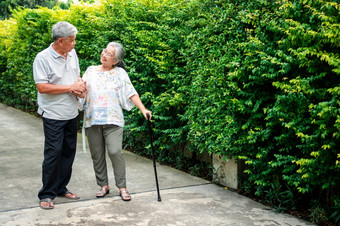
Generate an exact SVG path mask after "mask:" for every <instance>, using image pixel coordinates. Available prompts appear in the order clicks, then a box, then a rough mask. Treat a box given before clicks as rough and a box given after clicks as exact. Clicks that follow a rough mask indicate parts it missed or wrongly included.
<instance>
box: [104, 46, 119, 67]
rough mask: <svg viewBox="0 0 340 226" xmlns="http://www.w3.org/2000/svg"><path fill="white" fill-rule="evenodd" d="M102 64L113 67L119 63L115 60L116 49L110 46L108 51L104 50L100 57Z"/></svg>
mask: <svg viewBox="0 0 340 226" xmlns="http://www.w3.org/2000/svg"><path fill="white" fill-rule="evenodd" d="M100 62H101V63H102V64H103V65H104V66H113V65H115V64H116V63H118V61H116V60H115V48H114V47H112V46H109V47H107V48H106V49H103V51H102V54H101V56H100Z"/></svg>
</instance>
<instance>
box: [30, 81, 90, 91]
mask: <svg viewBox="0 0 340 226" xmlns="http://www.w3.org/2000/svg"><path fill="white" fill-rule="evenodd" d="M36 85H37V89H38V91H39V93H43V94H61V93H68V92H73V93H78V94H80V93H84V92H85V90H86V86H85V83H84V82H83V81H82V80H81V79H80V80H78V82H75V83H73V84H72V85H55V84H49V83H38V84H36Z"/></svg>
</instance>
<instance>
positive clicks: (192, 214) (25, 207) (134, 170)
mask: <svg viewBox="0 0 340 226" xmlns="http://www.w3.org/2000/svg"><path fill="white" fill-rule="evenodd" d="M43 142H44V136H43V131H42V121H41V119H40V118H37V117H34V116H32V115H29V114H26V113H23V112H21V111H18V110H15V109H13V108H10V107H7V106H5V105H3V104H0V156H1V158H0V172H1V174H0V185H1V186H0V194H1V195H0V225H8V226H12V225H39V226H42V225H89V226H92V225H140V226H143V225H247V226H250V225H312V224H310V223H308V222H305V221H303V220H300V219H297V218H295V217H293V216H290V215H287V214H282V213H276V212H274V211H273V210H271V209H270V208H268V207H266V206H264V205H262V204H260V203H257V202H255V201H253V200H251V199H249V198H247V197H244V196H241V195H239V194H237V193H235V192H232V191H229V190H226V189H225V188H223V187H220V186H217V185H215V184H212V183H211V182H209V181H206V180H203V179H200V178H197V177H193V176H191V175H189V174H186V173H183V172H181V171H178V170H176V169H172V168H170V167H167V166H163V165H157V173H158V179H159V186H160V189H161V191H160V193H161V197H162V201H161V202H158V201H157V192H156V185H155V177H154V171H153V165H152V161H150V160H149V159H145V158H142V157H140V156H137V155H135V154H133V153H131V152H125V158H126V164H127V180H128V190H129V191H130V193H131V195H132V200H131V201H130V202H123V201H122V200H121V199H120V197H119V194H118V189H116V188H115V186H114V180H113V173H112V168H111V166H110V165H108V167H109V173H110V183H111V193H110V194H109V195H108V196H106V197H105V198H101V199H98V198H96V197H95V192H96V191H97V190H98V189H99V187H98V186H97V185H96V181H95V177H94V172H93V169H92V161H91V157H90V153H89V151H88V152H87V153H84V152H83V151H82V142H81V135H80V134H79V136H78V150H77V155H76V159H75V162H74V165H73V174H72V179H71V182H70V183H69V186H68V188H69V189H70V190H71V191H74V192H76V193H77V194H78V195H79V196H80V197H81V198H80V199H79V200H76V201H73V200H68V199H65V198H63V197H57V198H56V199H55V200H54V201H55V208H54V209H53V210H42V209H40V207H39V206H38V202H39V200H38V197H37V193H38V190H39V189H40V188H41V185H42V184H41V163H42V160H43Z"/></svg>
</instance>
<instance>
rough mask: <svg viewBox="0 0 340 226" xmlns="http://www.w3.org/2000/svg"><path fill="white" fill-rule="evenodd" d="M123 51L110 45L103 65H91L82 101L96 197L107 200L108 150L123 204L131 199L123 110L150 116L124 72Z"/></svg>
mask: <svg viewBox="0 0 340 226" xmlns="http://www.w3.org/2000/svg"><path fill="white" fill-rule="evenodd" d="M123 57H124V48H123V46H122V45H121V44H120V43H117V42H110V43H109V44H108V45H107V47H106V49H103V51H102V53H101V58H100V62H101V65H98V66H90V67H89V68H88V69H87V70H86V72H85V74H84V76H83V80H84V81H85V82H86V88H87V93H86V95H85V97H84V98H83V99H82V100H81V104H82V106H83V108H84V122H83V123H84V127H85V133H86V136H87V138H88V142H89V146H90V152H91V157H92V160H93V167H94V172H95V175H96V180H97V184H98V185H99V186H100V190H99V191H98V192H97V193H96V197H98V198H99V197H105V196H106V195H107V194H108V193H109V192H110V187H109V181H108V175H107V168H106V159H105V153H106V152H105V149H106V150H107V151H108V156H109V157H110V160H111V163H112V167H113V171H114V177H115V182H116V186H117V187H118V188H119V193H120V196H121V198H122V200H124V201H129V200H131V196H130V194H129V192H128V191H127V189H126V176H125V175H126V169H125V160H124V156H123V151H122V138H123V127H124V115H123V110H122V109H125V110H128V111H129V110H131V109H132V108H133V106H134V105H136V106H137V107H138V108H139V109H140V110H141V112H142V113H143V115H144V117H145V118H146V119H147V114H149V115H150V117H151V111H149V110H147V109H146V108H145V107H144V105H143V103H142V101H141V100H140V98H139V96H138V93H137V92H136V90H135V88H134V87H133V85H132V83H131V81H130V78H129V76H128V74H127V73H126V71H125V67H124V63H123Z"/></svg>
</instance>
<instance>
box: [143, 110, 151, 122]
mask: <svg viewBox="0 0 340 226" xmlns="http://www.w3.org/2000/svg"><path fill="white" fill-rule="evenodd" d="M142 113H143V115H144V117H145V119H146V120H148V119H150V120H151V118H152V112H151V111H149V110H148V109H144V110H142ZM147 114H149V117H150V118H148V116H147Z"/></svg>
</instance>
